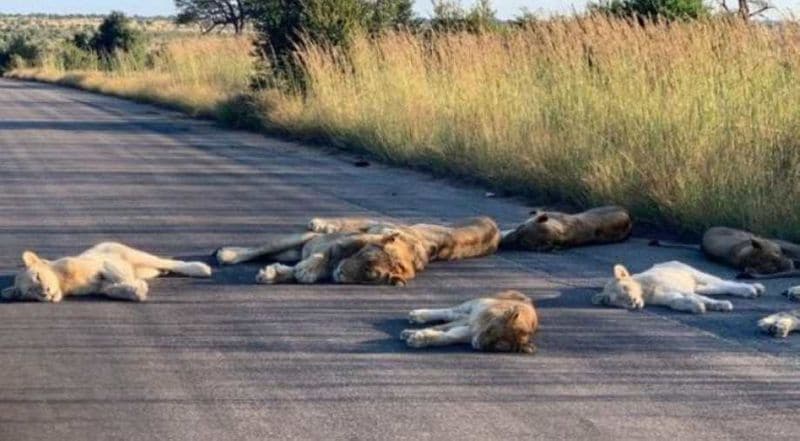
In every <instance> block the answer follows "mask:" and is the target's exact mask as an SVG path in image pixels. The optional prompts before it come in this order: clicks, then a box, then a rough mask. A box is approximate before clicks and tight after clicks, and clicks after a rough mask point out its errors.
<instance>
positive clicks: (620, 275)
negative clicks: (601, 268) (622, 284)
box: [614, 264, 631, 280]
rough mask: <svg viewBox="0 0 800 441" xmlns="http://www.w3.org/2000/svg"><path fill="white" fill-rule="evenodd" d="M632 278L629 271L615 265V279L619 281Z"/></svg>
mask: <svg viewBox="0 0 800 441" xmlns="http://www.w3.org/2000/svg"><path fill="white" fill-rule="evenodd" d="M630 276H631V273H629V272H628V269H627V268H625V267H624V266H622V265H620V264H616V265H614V278H615V279H617V280H622V279H627V278H628V277H630Z"/></svg>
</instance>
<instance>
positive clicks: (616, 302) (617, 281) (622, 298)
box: [592, 265, 644, 309]
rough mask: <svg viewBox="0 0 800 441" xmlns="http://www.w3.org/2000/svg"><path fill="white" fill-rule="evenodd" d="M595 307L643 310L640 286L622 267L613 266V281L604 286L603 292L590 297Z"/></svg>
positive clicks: (642, 296)
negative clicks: (604, 306)
mask: <svg viewBox="0 0 800 441" xmlns="http://www.w3.org/2000/svg"><path fill="white" fill-rule="evenodd" d="M592 303H594V304H595V305H606V306H615V307H617V308H626V309H642V308H644V295H643V293H642V285H641V284H640V283H639V282H637V281H636V280H634V279H633V277H631V275H630V273H629V272H628V270H627V269H626V268H625V267H624V266H622V265H614V279H612V280H611V281H610V282H608V283H607V284H606V286H605V287H604V288H603V291H602V292H600V293H597V294H595V295H594V297H592Z"/></svg>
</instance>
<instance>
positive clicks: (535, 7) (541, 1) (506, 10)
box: [0, 0, 800, 18]
mask: <svg viewBox="0 0 800 441" xmlns="http://www.w3.org/2000/svg"><path fill="white" fill-rule="evenodd" d="M586 1H587V0H493V2H492V5H493V6H494V9H495V10H497V15H498V16H499V17H500V18H511V17H514V16H515V15H518V14H519V12H520V10H521V9H522V8H523V7H525V8H527V9H529V10H531V11H533V12H539V13H542V14H545V15H546V14H553V13H556V14H558V13H561V14H564V13H569V12H571V11H572V10H573V9H575V10H581V9H583V7H584V5H585V4H586ZM461 2H462V4H464V5H469V4H471V3H472V1H471V0H461ZM728 3H732V4H733V3H735V0H731V1H729V2H728ZM773 4H774V5H775V6H776V7H777V8H778V10H779V11H781V12H784V13H789V12H794V13H798V14H797V15H800V0H773ZM112 9H113V10H117V11H122V12H125V13H126V14H129V15H172V14H174V13H175V7H174V2H173V0H111V1H109V0H36V1H32V0H0V13H6V14H20V13H31V12H43V13H50V14H89V13H93V14H106V13H108V12H109V11H111V10H112ZM415 9H416V10H417V12H418V13H419V14H420V15H422V16H428V15H429V14H430V9H431V8H430V1H429V0H416V5H415Z"/></svg>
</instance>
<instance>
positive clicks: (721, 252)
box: [700, 227, 800, 278]
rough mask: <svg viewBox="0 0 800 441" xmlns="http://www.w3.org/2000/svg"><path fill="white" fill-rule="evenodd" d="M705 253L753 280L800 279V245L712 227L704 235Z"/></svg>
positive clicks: (730, 229)
mask: <svg viewBox="0 0 800 441" xmlns="http://www.w3.org/2000/svg"><path fill="white" fill-rule="evenodd" d="M700 248H701V250H702V251H703V253H704V254H705V255H706V256H707V257H708V258H709V259H711V260H714V261H717V262H720V263H723V264H726V265H728V266H732V267H734V268H736V269H738V270H740V271H742V272H743V274H741V276H744V277H751V278H767V277H791V276H798V275H800V270H798V264H797V262H798V261H799V260H800V245H797V244H793V243H791V242H787V241H785V240H779V239H767V238H764V237H760V236H756V235H755V234H753V233H750V232H747V231H742V230H737V229H734V228H727V227H712V228H709V229H708V230H707V231H706V232H705V234H703V243H702V245H701V247H700Z"/></svg>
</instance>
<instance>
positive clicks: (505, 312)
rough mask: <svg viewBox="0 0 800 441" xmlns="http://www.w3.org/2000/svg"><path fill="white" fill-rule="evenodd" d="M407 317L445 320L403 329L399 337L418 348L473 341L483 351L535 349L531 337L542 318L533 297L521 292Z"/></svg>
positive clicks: (420, 311)
mask: <svg viewBox="0 0 800 441" xmlns="http://www.w3.org/2000/svg"><path fill="white" fill-rule="evenodd" d="M408 320H409V321H410V322H411V323H429V322H437V321H444V322H446V323H444V324H441V325H436V326H430V327H427V328H423V329H406V330H405V331H403V332H402V333H401V334H400V338H402V339H403V340H405V341H406V344H408V345H409V346H412V347H415V348H423V347H428V346H445V345H452V344H460V343H471V344H472V347H473V348H474V349H477V350H481V351H496V352H523V353H528V354H532V353H534V352H536V348H535V347H534V346H533V345H532V344H531V337H532V336H533V334H534V333H535V332H536V329H537V327H538V326H539V319H538V317H537V315H536V309H534V307H533V302H531V299H529V298H528V297H527V296H526V295H524V294H522V293H520V292H518V291H505V292H501V293H498V294H495V295H493V296H491V297H483V298H479V299H475V300H470V301H468V302H464V303H462V304H460V305H458V306H456V307H454V308H444V309H415V310H413V311H411V312H410V313H409V314H408Z"/></svg>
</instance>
